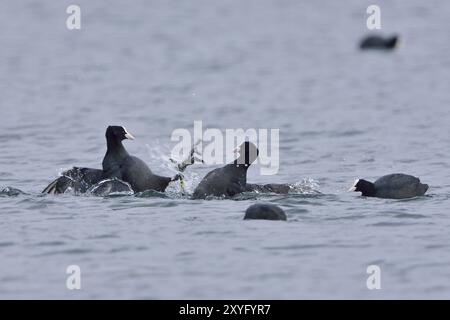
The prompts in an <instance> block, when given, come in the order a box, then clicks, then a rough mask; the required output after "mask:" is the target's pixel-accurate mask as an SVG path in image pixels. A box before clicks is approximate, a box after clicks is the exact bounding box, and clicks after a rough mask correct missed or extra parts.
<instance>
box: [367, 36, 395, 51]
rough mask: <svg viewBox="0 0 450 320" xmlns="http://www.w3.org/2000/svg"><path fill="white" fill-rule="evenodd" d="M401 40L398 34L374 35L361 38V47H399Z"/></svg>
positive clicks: (383, 48)
mask: <svg viewBox="0 0 450 320" xmlns="http://www.w3.org/2000/svg"><path fill="white" fill-rule="evenodd" d="M398 42H399V39H398V36H397V35H394V36H391V37H383V36H378V35H372V36H368V37H366V38H364V39H363V40H361V43H360V45H359V47H360V49H362V50H366V49H381V50H391V49H394V48H396V47H397V45H398Z"/></svg>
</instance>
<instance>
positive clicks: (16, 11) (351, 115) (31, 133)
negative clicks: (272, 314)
mask: <svg viewBox="0 0 450 320" xmlns="http://www.w3.org/2000/svg"><path fill="white" fill-rule="evenodd" d="M71 4H74V3H73V1H65V0H64V1H51V0H43V1H31V0H23V1H13V0H6V1H2V2H0V92H1V98H0V115H1V117H0V119H1V122H0V190H1V189H4V188H7V187H10V188H15V189H19V190H20V191H22V193H21V192H18V191H17V192H13V191H14V190H12V189H9V192H8V190H6V191H4V192H2V193H1V195H0V298H3V299H5V298H18V299H29V298H37V299H48V298H62V299H80V298H93V299H99V298H106V299H121V298H125V299H131V298H145V299H167V298H176V299H230V298H234V299H312V298H326V299H328V298H339V299H344V298H357V299H381V298H387V299H393V298H404V299H413V298H424V299H430V298H450V232H449V229H450V210H449V207H450V171H449V170H448V168H449V165H450V160H449V154H450V152H449V151H450V135H449V133H450V130H449V128H450V126H449V123H450V90H449V83H450V72H449V69H450V55H449V54H448V53H449V51H450V42H449V41H448V39H449V38H448V34H449V31H450V30H449V29H450V24H449V22H448V17H449V15H450V2H449V1H444V0H439V1H438V0H437V1H432V2H427V1H420V0H410V1H377V4H378V5H379V6H380V8H381V23H382V29H381V31H380V32H382V33H383V34H391V33H398V34H399V35H400V39H401V46H400V48H398V50H395V51H393V52H361V51H359V50H358V49H357V45H358V42H359V40H360V39H361V37H362V36H364V35H366V34H368V33H370V32H369V30H367V27H366V19H367V14H366V8H367V7H368V6H369V5H370V4H373V1H361V0H348V1H344V2H342V1H331V0H330V1H298V0H281V1H279V0H248V1H241V0H230V1H210V0H192V1H163V0H160V1H156V0H155V1H144V0H140V1H132V2H130V1H119V0H114V1H87V0H77V1H76V4H77V5H79V6H80V8H81V29H80V30H68V29H67V28H66V19H67V17H68V14H67V13H66V8H67V6H69V5H71ZM195 120H201V121H203V125H204V127H205V128H206V127H208V128H219V129H221V130H225V129H227V128H268V129H271V128H274V129H280V168H279V172H278V174H276V175H272V176H263V175H260V172H259V170H258V166H252V167H251V168H250V169H249V174H248V180H249V182H253V183H256V182H257V183H269V182H278V183H292V184H295V183H296V184H297V186H298V188H297V189H296V192H293V193H291V194H289V195H275V194H245V195H242V196H240V197H238V198H236V199H231V200H221V199H215V200H190V199H189V197H187V196H183V195H181V194H180V192H179V190H178V189H177V188H178V187H177V186H176V185H174V186H172V187H171V188H170V190H168V191H167V192H166V194H158V193H147V194H144V195H140V196H123V197H93V196H75V195H73V194H64V195H61V196H52V195H47V196H43V195H41V194H40V192H41V191H42V189H43V188H44V187H45V186H46V185H47V184H48V183H49V182H51V181H52V180H53V179H54V178H56V177H57V176H58V173H60V172H61V171H62V170H63V169H67V168H70V167H72V166H74V165H78V166H87V167H97V168H99V167H100V166H101V161H102V158H103V155H104V152H105V139H104V131H105V128H106V126H107V125H110V124H117V125H124V126H126V127H127V129H128V130H129V131H130V132H131V133H133V134H134V135H135V136H136V138H137V139H136V140H135V141H127V142H125V146H126V148H127V149H128V151H129V152H130V153H132V154H134V155H136V156H138V157H140V158H142V159H144V160H145V161H146V162H147V163H148V164H149V166H150V167H151V168H152V170H153V171H154V172H155V173H158V174H164V175H172V174H173V173H174V172H173V170H172V169H171V168H170V166H169V165H168V162H167V157H168V156H169V155H170V150H171V148H172V147H173V146H174V142H172V141H171V140H170V137H171V133H172V132H173V130H175V129H176V128H186V129H188V130H191V129H192V127H193V123H194V121H195ZM212 168H214V166H203V165H200V164H199V165H194V166H191V167H189V168H188V172H189V173H187V176H188V187H189V188H190V190H192V188H193V187H195V184H196V183H198V182H199V179H201V177H203V176H204V175H205V174H206V173H207V172H208V171H209V170H211V169H212ZM394 172H404V173H410V174H414V175H416V176H419V177H420V178H421V180H422V182H424V183H427V184H429V185H430V189H429V191H428V193H427V195H426V196H424V197H419V198H414V199H409V200H382V199H370V198H363V197H360V196H358V194H356V193H349V192H347V189H348V188H349V187H350V186H351V185H352V183H353V181H354V179H356V178H358V177H359V178H366V179H375V178H377V177H379V176H381V175H384V174H388V173H394ZM256 202H269V203H273V204H276V205H279V206H280V207H282V208H283V209H284V210H285V211H286V213H287V216H288V221H287V222H282V221H244V220H243V216H244V212H245V209H246V208H247V207H248V206H250V205H251V204H253V203H256ZM69 265H78V266H79V267H80V269H81V290H69V289H68V288H67V287H66V280H67V278H68V276H69V275H68V274H67V273H66V269H67V267H68V266H69ZM369 265H377V266H379V267H380V270H381V289H379V290H376V289H375V290H369V289H368V287H367V285H366V281H367V279H368V277H369V276H370V275H369V274H368V273H367V272H366V271H367V267H368V266H369Z"/></svg>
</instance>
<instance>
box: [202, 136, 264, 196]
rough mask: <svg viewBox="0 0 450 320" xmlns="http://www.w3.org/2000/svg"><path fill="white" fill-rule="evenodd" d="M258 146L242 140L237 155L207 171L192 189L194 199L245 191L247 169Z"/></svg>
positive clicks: (254, 158)
mask: <svg viewBox="0 0 450 320" xmlns="http://www.w3.org/2000/svg"><path fill="white" fill-rule="evenodd" d="M258 152H259V151H258V148H257V147H256V146H255V145H254V144H253V143H251V142H248V141H246V142H244V143H243V144H242V145H241V146H240V147H239V149H238V153H239V157H238V158H237V159H236V160H234V161H233V162H232V163H230V164H227V165H226V166H224V167H222V168H217V169H214V170H213V171H211V172H209V173H208V174H207V175H206V176H205V177H204V178H203V180H202V181H201V182H200V183H199V185H198V186H197V188H195V190H194V194H193V198H194V199H205V198H206V197H208V196H216V197H233V196H234V195H237V194H239V193H241V192H245V191H247V170H248V168H249V167H250V165H251V164H252V163H253V162H254V161H255V160H256V158H257V157H258Z"/></svg>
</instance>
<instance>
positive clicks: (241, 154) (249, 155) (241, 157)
mask: <svg viewBox="0 0 450 320" xmlns="http://www.w3.org/2000/svg"><path fill="white" fill-rule="evenodd" d="M235 153H236V155H237V157H238V158H237V159H236V160H235V163H236V164H238V165H240V164H243V165H245V166H249V165H251V164H252V163H253V162H254V161H255V160H256V158H258V154H259V150H258V148H257V147H256V146H255V145H254V144H253V143H251V142H249V141H245V142H244V143H243V144H241V145H240V146H239V147H238V148H237V149H236V150H235Z"/></svg>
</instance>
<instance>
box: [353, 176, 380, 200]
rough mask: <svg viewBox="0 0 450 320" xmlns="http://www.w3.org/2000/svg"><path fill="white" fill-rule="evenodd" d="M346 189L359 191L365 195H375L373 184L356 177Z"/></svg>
mask: <svg viewBox="0 0 450 320" xmlns="http://www.w3.org/2000/svg"><path fill="white" fill-rule="evenodd" d="M348 191H355V192H361V193H362V195H363V196H366V197H373V196H375V186H374V184H373V183H372V182H370V181H367V180H364V179H357V180H356V181H355V183H354V184H353V186H352V187H351V188H350V189H349V190H348Z"/></svg>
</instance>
